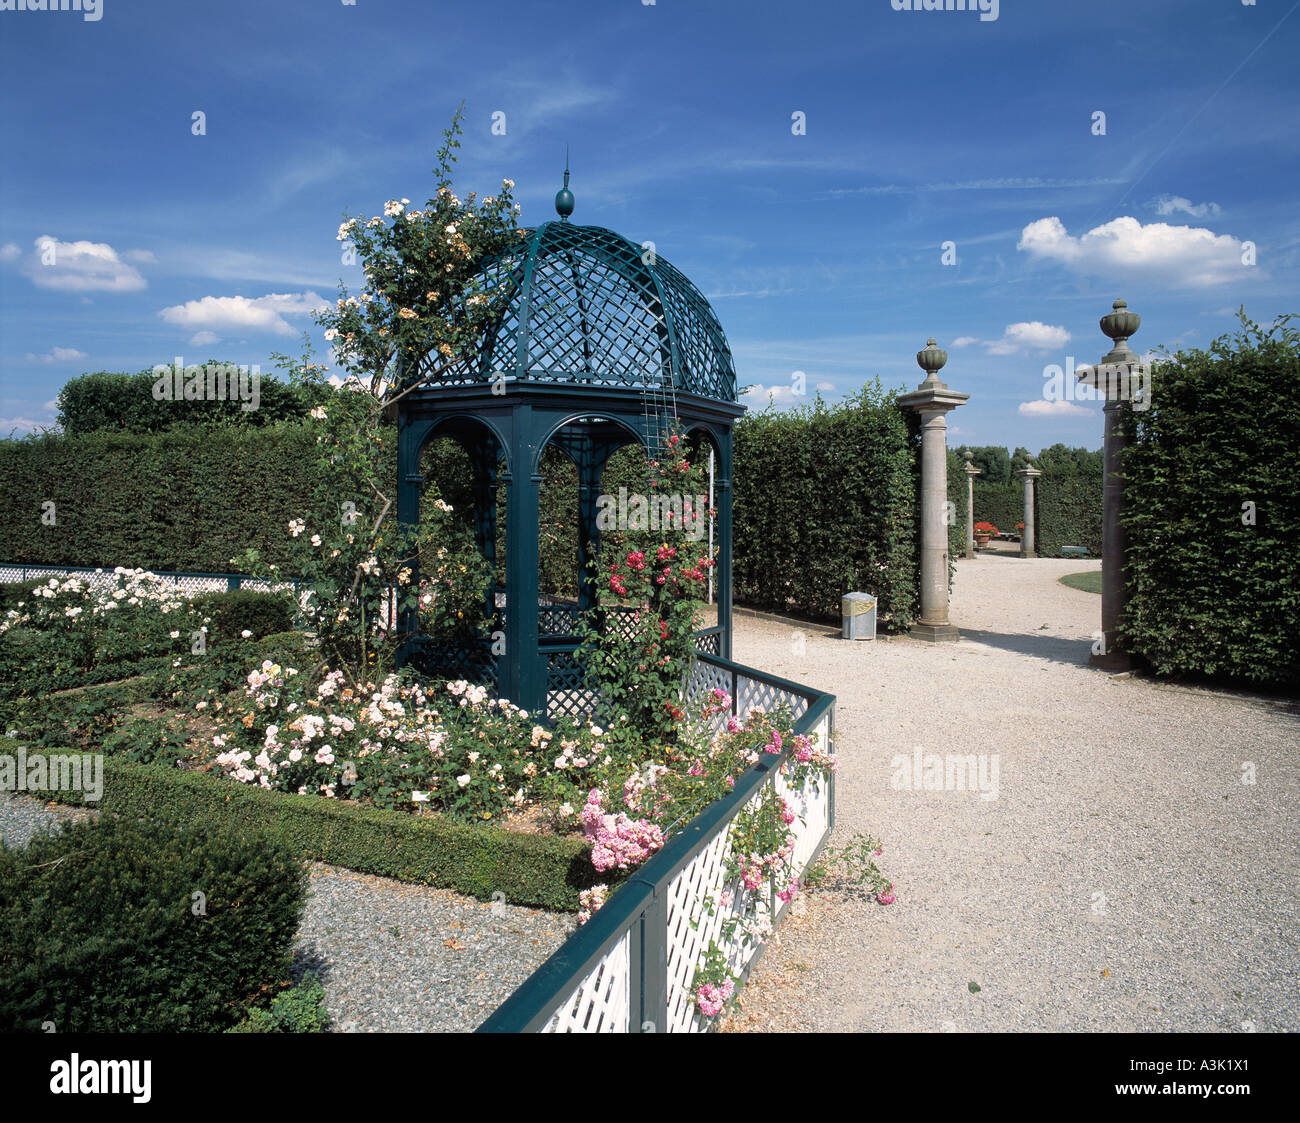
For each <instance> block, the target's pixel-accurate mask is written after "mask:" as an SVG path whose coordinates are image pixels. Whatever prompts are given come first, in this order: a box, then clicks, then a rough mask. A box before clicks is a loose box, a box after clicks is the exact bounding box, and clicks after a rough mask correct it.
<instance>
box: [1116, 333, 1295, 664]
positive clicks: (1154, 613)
mask: <svg viewBox="0 0 1300 1123" xmlns="http://www.w3.org/2000/svg"><path fill="white" fill-rule="evenodd" d="M1242 321H1243V328H1242V330H1241V331H1240V332H1239V334H1237V335H1236V336H1234V337H1228V336H1223V337H1221V338H1219V339H1217V340H1215V341H1214V342H1213V343H1212V344H1211V345H1210V348H1209V349H1208V350H1205V351H1201V350H1191V351H1186V352H1180V353H1178V354H1177V355H1175V356H1173V358H1172V360H1171V361H1170V362H1168V363H1162V364H1158V365H1157V366H1156V368H1155V370H1154V372H1153V374H1152V387H1153V388H1152V393H1151V405H1150V408H1148V409H1147V410H1145V411H1142V412H1139V411H1137V410H1125V411H1124V414H1123V416H1124V418H1125V424H1126V427H1127V432H1128V440H1129V447H1128V451H1127V453H1126V454H1125V463H1124V475H1125V480H1124V515H1123V521H1124V526H1125V528H1126V530H1127V532H1128V534H1127V537H1128V548H1127V553H1126V554H1125V559H1124V568H1125V575H1126V581H1127V585H1128V603H1127V615H1126V619H1125V621H1124V623H1123V627H1122V641H1123V644H1124V647H1125V649H1126V650H1128V651H1130V652H1132V653H1135V654H1137V655H1140V656H1142V657H1143V658H1144V659H1146V660H1147V661H1148V662H1149V663H1150V664H1151V665H1152V666H1153V667H1154V668H1155V669H1156V670H1157V671H1160V672H1165V673H1168V672H1178V673H1199V674H1210V675H1224V676H1229V677H1232V678H1235V679H1240V680H1244V681H1246V682H1250V683H1259V684H1269V685H1282V686H1286V687H1289V688H1295V687H1296V686H1298V685H1300V457H1298V456H1297V448H1300V395H1297V393H1296V387H1297V386H1298V385H1300V332H1297V331H1296V330H1295V329H1294V328H1293V327H1291V326H1290V317H1283V318H1282V319H1281V320H1280V321H1279V322H1278V323H1276V324H1275V325H1274V326H1273V327H1271V328H1269V329H1260V328H1258V327H1257V326H1256V325H1254V324H1253V323H1251V322H1250V321H1249V320H1247V319H1246V318H1245V317H1244V316H1243V317H1242ZM1251 505H1253V506H1251ZM1252 512H1253V516H1252ZM1252 517H1253V525H1250V522H1251V519H1252Z"/></svg>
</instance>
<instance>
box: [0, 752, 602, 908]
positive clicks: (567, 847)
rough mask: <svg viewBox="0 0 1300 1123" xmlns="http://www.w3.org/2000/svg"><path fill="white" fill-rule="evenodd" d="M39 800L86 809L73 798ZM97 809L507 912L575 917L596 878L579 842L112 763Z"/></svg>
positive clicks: (56, 795)
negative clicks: (532, 910)
mask: <svg viewBox="0 0 1300 1123" xmlns="http://www.w3.org/2000/svg"><path fill="white" fill-rule="evenodd" d="M16 749H17V745H16V744H14V742H12V741H7V740H4V739H0V751H5V752H10V753H12V752H14V751H16ZM39 794H40V795H41V797H42V798H45V799H53V800H60V801H62V802H65V803H73V804H78V803H81V802H82V798H81V795H80V793H77V792H66V791H61V792H60V791H50V792H42V793H39ZM96 806H98V807H99V808H100V809H101V810H102V811H104V812H106V813H111V814H115V815H120V816H124V817H130V816H149V817H156V818H166V819H169V820H175V821H178V822H185V823H189V822H193V823H202V822H207V823H223V824H231V825H233V826H237V827H240V828H242V829H245V830H250V831H252V832H254V833H262V832H265V833H266V834H268V835H270V836H271V837H273V838H275V839H277V840H279V841H281V842H283V843H284V845H285V846H287V847H288V848H289V849H290V851H291V852H292V853H293V854H295V855H297V856H299V857H301V858H307V859H310V860H312V861H317V862H329V863H330V864H332V865H336V866H344V867H346V868H347V869H351V870H357V871H358V872H360V873H370V874H375V875H376V876H378V877H391V878H395V879H397V880H399V881H409V882H415V883H418V884H421V885H436V886H440V887H442V888H445V889H451V890H453V891H455V892H457V893H464V894H466V895H467V896H471V897H477V898H479V899H480V900H484V901H489V900H492V899H494V894H497V893H504V894H505V899H506V901H507V902H509V903H511V904H519V905H531V906H536V907H539V908H548V909H557V910H560V911H568V912H572V911H575V910H576V909H577V908H578V894H579V893H580V892H581V891H582V890H583V889H587V888H590V887H591V886H593V885H595V884H596V882H597V881H598V880H599V877H598V875H597V874H596V871H595V870H594V869H592V866H591V849H590V847H589V846H588V845H587V844H586V843H584V842H582V841H581V840H577V839H572V838H557V837H555V836H553V835H533V834H523V833H519V832H516V831H508V830H504V829H502V828H500V827H497V826H495V825H493V824H490V823H480V824H477V825H469V824H462V823H455V822H452V821H451V820H448V819H444V818H442V817H441V816H437V815H411V814H409V813H406V812H401V811H383V810H380V809H379V808H374V807H362V806H359V805H357V804H352V803H343V802H340V801H338V800H327V799H321V798H319V797H318V796H299V795H284V794H281V793H279V792H269V791H266V790H265V789H263V788H260V787H257V786H254V785H245V784H232V783H231V782H230V781H229V780H227V779H225V778H222V777H217V776H211V775H208V774H207V773H204V772H186V771H181V770H179V769H175V768H160V767H159V766H157V765H145V764H137V763H135V762H133V761H127V760H120V759H117V758H114V757H111V756H110V757H106V758H105V760H104V793H103V798H102V800H101V801H100V802H99V803H98V804H97V805H96ZM605 880H609V879H608V877H606V878H605Z"/></svg>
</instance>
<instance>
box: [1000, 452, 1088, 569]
mask: <svg viewBox="0 0 1300 1123" xmlns="http://www.w3.org/2000/svg"><path fill="white" fill-rule="evenodd" d="M1101 479H1102V472H1101V468H1100V466H1098V467H1096V468H1095V469H1089V470H1086V471H1082V472H1078V473H1075V474H1073V475H1055V474H1052V475H1049V474H1047V473H1046V472H1044V473H1043V475H1041V476H1039V478H1038V482H1037V483H1036V484H1035V487H1034V490H1035V493H1036V504H1035V507H1036V511H1037V514H1036V515H1035V521H1034V527H1035V529H1036V531H1037V540H1036V542H1035V545H1036V547H1037V551H1038V556H1039V557H1042V558H1055V557H1062V556H1063V555H1062V553H1061V547H1062V546H1084V547H1086V548H1087V550H1088V554H1089V556H1090V557H1096V558H1099V557H1101ZM1017 521H1019V520H1017Z"/></svg>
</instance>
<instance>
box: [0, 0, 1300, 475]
mask: <svg viewBox="0 0 1300 1123" xmlns="http://www.w3.org/2000/svg"><path fill="white" fill-rule="evenodd" d="M18 2H19V0H0V8H4V9H7V8H10V7H14V6H16V4H17V3H18ZM984 3H985V4H986V6H987V8H989V9H993V10H996V15H997V18H996V19H991V18H981V17H982V15H983V16H984V17H988V16H991V15H992V14H993V10H986V11H985V12H984V13H981V12H979V11H973V12H966V11H961V12H958V11H951V12H950V11H924V10H923V11H915V12H913V11H896V10H895V7H896V6H902V4H903V0H852V2H840V0H820V2H817V3H809V4H803V5H798V4H794V5H792V4H788V3H774V2H768V0H745V2H739V0H718V2H709V0H689V2H688V0H657V2H655V3H653V4H650V3H645V2H643V0H599V2H596V0H565V2H563V3H560V2H551V0H528V2H519V0H498V2H497V3H494V4H481V5H472V4H471V5H465V4H458V5H454V6H452V5H445V4H434V3H417V2H414V0H356V3H355V4H349V3H343V2H341V0H275V2H274V3H270V2H267V0H226V2H223V3H221V4H201V3H185V4H178V3H163V2H153V0H102V9H101V10H100V12H99V13H98V14H99V16H100V18H98V19H92V20H88V19H86V18H84V16H85V15H87V14H90V13H80V12H76V11H68V12H62V11H55V12H50V11H26V10H16V11H11V10H0V83H3V87H4V104H5V107H6V112H5V113H4V114H3V115H0V145H2V148H3V152H4V161H3V169H2V170H0V433H4V434H7V433H9V432H10V431H14V432H16V433H21V432H25V431H29V430H30V429H32V428H33V427H35V426H38V425H44V424H49V423H50V422H52V420H53V417H54V410H53V398H54V397H55V395H56V394H57V392H58V389H59V387H60V386H61V385H62V384H63V383H64V382H65V381H66V380H67V379H68V378H70V377H73V376H75V375H77V374H79V373H81V372H82V371H85V370H128V371H136V370H142V369H146V368H149V367H152V366H153V365H154V364H155V363H168V362H170V361H171V360H172V359H173V358H174V357H175V356H177V355H180V356H183V357H184V358H185V361H186V362H203V361H205V360H208V359H221V360H225V361H230V362H237V363H259V364H261V366H262V369H263V371H268V370H269V369H270V362H269V358H268V357H269V355H270V353H271V352H272V351H296V349H297V341H298V338H299V337H300V335H301V333H302V331H303V330H310V331H311V332H312V334H313V336H314V338H315V339H316V340H317V345H318V347H320V349H321V350H322V351H323V350H324V346H323V343H322V342H321V339H320V331H319V330H318V329H316V328H315V327H314V325H313V323H312V320H311V316H310V309H311V308H312V307H313V306H314V305H316V304H318V303H319V302H320V301H321V300H322V299H331V298H333V297H334V295H335V293H336V289H337V285H338V282H339V280H340V278H341V279H343V280H344V281H345V282H346V283H347V284H348V285H349V287H350V288H352V289H353V291H355V290H356V288H357V286H358V282H359V280H360V273H359V271H358V270H356V269H355V268H351V267H347V266H344V265H343V264H341V262H340V256H339V255H340V250H341V247H340V244H339V243H338V242H337V241H336V240H335V234H336V231H337V228H338V224H339V222H340V220H341V218H342V217H343V213H344V211H345V210H348V211H349V212H350V213H352V214H366V215H370V214H377V213H382V207H383V203H384V201H385V200H387V199H390V198H394V197H402V196H405V197H409V198H411V199H412V200H415V201H417V202H419V201H423V200H424V199H426V198H427V197H428V195H429V194H430V193H431V191H432V190H433V179H432V176H431V175H430V169H431V167H432V164H433V154H434V152H435V151H436V149H437V147H438V144H439V142H440V139H441V131H442V130H443V129H444V128H445V127H446V125H447V122H448V120H449V118H450V117H451V114H452V113H453V111H454V110H455V108H456V105H457V104H458V103H459V102H460V101H461V100H462V99H464V101H465V102H466V109H467V119H466V138H465V143H464V147H463V149H462V151H461V161H460V166H459V172H458V180H457V186H458V188H460V189H461V190H462V191H464V190H468V189H471V188H472V189H477V190H479V191H481V192H491V191H493V190H495V189H496V188H497V187H498V186H499V184H500V181H501V179H502V178H504V177H509V178H511V179H513V180H514V181H515V182H516V189H515V190H516V196H517V198H518V199H519V201H520V202H521V203H522V205H523V215H522V218H523V221H524V222H525V223H528V224H536V223H538V222H543V221H547V220H549V219H551V218H552V217H554V211H553V205H552V200H553V197H554V193H555V191H556V189H557V188H558V187H559V185H560V179H561V172H562V169H563V158H564V146H565V144H566V143H567V144H569V145H570V146H571V148H572V167H573V181H572V187H573V190H574V193H575V195H576V196H577V210H576V212H575V215H574V221H576V222H583V223H590V224H595V225H601V226H608V227H610V228H612V229H614V230H617V231H619V232H620V233H623V234H625V235H627V236H628V237H630V238H632V239H633V240H635V241H637V242H641V241H644V240H652V241H654V243H655V246H656V249H657V252H658V253H660V254H662V255H663V256H665V257H666V258H668V259H669V260H670V261H672V262H673V264H675V265H676V266H678V267H679V268H680V269H682V270H683V272H685V273H686V274H687V276H689V277H690V278H691V279H692V280H694V281H695V283H696V284H697V285H698V286H699V287H700V289H701V291H703V292H704V293H705V295H706V296H707V297H708V298H709V299H710V301H711V302H712V303H713V306H714V308H715V310H716V311H717V313H718V316H719V318H720V319H721V321H722V325H723V327H724V329H725V330H726V332H727V335H728V338H729V340H730V342H731V346H732V350H733V352H734V354H735V358H736V365H737V370H738V374H739V377H740V380H741V382H742V384H752V385H758V386H759V387H761V388H763V389H760V390H759V391H757V392H756V393H755V394H754V395H751V397H750V399H749V401H750V402H751V404H760V405H761V404H764V403H765V402H766V401H767V400H768V393H769V391H770V390H772V389H773V388H775V399H776V401H777V402H778V404H779V405H785V404H788V403H790V402H791V401H797V400H799V399H796V398H794V397H793V395H792V394H791V390H790V387H791V383H792V375H793V374H794V372H796V371H801V372H803V373H804V375H805V377H806V383H807V386H808V388H809V390H810V391H812V390H813V389H814V388H816V387H822V388H823V392H824V394H825V396H827V397H828V398H831V399H834V398H837V397H839V396H840V395H841V394H843V393H845V392H847V391H852V390H854V389H856V388H857V387H858V386H860V385H861V384H862V383H863V382H864V381H867V380H870V379H872V378H874V377H875V376H877V375H879V376H880V377H881V378H882V379H883V380H884V382H885V384H886V385H887V386H903V385H906V386H907V387H908V388H909V389H910V388H912V387H914V386H915V385H916V384H917V383H918V382H919V381H920V378H921V372H920V371H919V370H918V369H917V367H916V365H915V359H914V355H915V353H916V351H917V350H918V349H919V348H920V347H922V346H923V345H924V343H925V340H926V338H927V337H928V336H931V335H933V336H936V337H937V338H938V340H939V342H940V344H941V345H943V346H945V347H946V348H947V350H948V352H949V361H948V366H947V368H946V369H945V370H944V372H943V377H944V378H945V379H946V381H947V382H948V383H949V385H951V386H953V387H954V388H956V389H959V390H963V391H966V392H968V393H970V395H971V399H970V402H969V403H968V404H967V405H965V406H963V407H962V408H960V409H959V410H957V411H956V412H955V413H953V414H951V415H950V416H949V424H950V443H951V444H953V445H954V446H956V445H960V444H962V443H965V442H969V443H975V444H1005V445H1008V446H1010V447H1014V446H1017V445H1024V446H1027V447H1029V448H1030V449H1032V450H1035V451H1037V450H1038V449H1040V448H1042V447H1045V446H1047V445H1050V444H1053V443H1055V442H1057V441H1064V442H1066V443H1067V444H1070V445H1086V446H1088V447H1097V446H1099V445H1100V442H1101V417H1100V410H1099V409H1098V407H1097V405H1095V404H1094V403H1090V402H1064V403H1055V404H1053V403H1049V402H1047V401H1045V400H1044V396H1043V385H1044V378H1043V371H1044V367H1045V366H1047V365H1049V364H1060V365H1065V364H1066V362H1067V358H1068V357H1073V359H1074V361H1076V362H1077V363H1080V364H1082V363H1085V362H1095V361H1096V360H1097V358H1098V357H1099V356H1100V355H1101V354H1102V353H1103V352H1104V351H1105V350H1106V348H1107V346H1108V344H1107V341H1106V340H1105V339H1104V337H1103V336H1102V335H1101V334H1100V332H1099V330H1098V328H1097V320H1098V318H1099V317H1100V316H1101V315H1103V314H1104V313H1105V312H1106V311H1107V310H1108V309H1109V307H1110V304H1111V302H1112V300H1114V299H1115V297H1117V296H1123V297H1125V298H1126V299H1127V300H1128V302H1129V305H1130V307H1131V308H1132V309H1133V310H1135V311H1137V312H1138V313H1140V314H1141V315H1142V317H1143V325H1142V328H1141V330H1140V332H1139V333H1138V335H1137V336H1136V337H1135V338H1134V340H1133V345H1134V348H1135V349H1136V350H1138V351H1139V352H1142V351H1144V350H1146V349H1148V348H1156V347H1160V346H1163V347H1167V348H1176V347H1178V346H1180V345H1185V346H1204V345H1206V344H1207V343H1208V342H1209V341H1210V340H1212V339H1213V338H1214V337H1216V336H1217V335H1220V334H1222V333H1223V332H1225V331H1228V330H1231V329H1232V328H1233V327H1234V326H1235V323H1236V321H1235V318H1234V313H1235V310H1236V308H1237V307H1238V306H1239V305H1241V304H1243V303H1244V304H1245V306H1246V310H1247V312H1248V314H1250V315H1251V316H1252V317H1253V318H1254V319H1256V320H1260V321H1269V320H1271V319H1272V318H1273V317H1274V316H1276V315H1278V314H1280V313H1283V312H1289V311H1300V299H1298V297H1297V293H1298V292H1300V285H1298V284H1297V281H1298V280H1300V208H1297V206H1296V202H1297V195H1298V194H1300V189H1298V188H1297V184H1300V129H1297V122H1298V121H1300V112H1298V108H1300V107H1298V102H1300V98H1298V96H1297V95H1298V94H1300V66H1297V61H1296V60H1297V56H1300V13H1298V12H1296V7H1297V6H1300V5H1297V4H1296V3H1295V0H1286V2H1285V3H1283V2H1274V0H1259V2H1258V3H1254V4H1252V3H1242V2H1241V0H1149V2H1145V3H1142V2H1135V0H1093V2H1090V3H1086V4H1084V3H1071V2H1068V0H1051V2H1048V0H1001V2H1000V3H999V4H996V5H993V4H992V3H990V0H984ZM908 6H909V7H910V4H909V5H908ZM917 6H918V7H922V6H923V5H922V3H921V0H917ZM195 111H201V112H202V113H204V114H205V115H206V134H205V135H201V136H196V135H194V134H193V132H192V121H193V117H192V115H193V113H194V112H195ZM498 112H500V113H504V114H505V135H504V136H501V135H493V132H492V125H493V114H494V113H498ZM1097 113H1104V114H1105V120H1104V130H1105V131H1104V134H1103V133H1101V132H1099V131H1098V129H1099V126H1098V124H1097V123H1096V122H1097V121H1098V120H1099V119H1097V118H1095V116H1094V115H1095V114H1097ZM795 114H803V115H804V121H805V131H803V132H802V133H800V132H799V130H798V129H797V128H796V127H795V116H794V115H795ZM498 120H499V118H498ZM42 239H53V240H55V242H56V243H57V245H56V255H55V264H54V265H53V266H50V265H43V264H42V263H41V261H40V252H39V250H38V249H37V243H38V242H40V241H41V240H42ZM945 242H952V243H955V256H956V263H955V264H944V263H943V244H944V243H945ZM83 243H84V244H83ZM1248 243H1249V245H1248ZM1252 247H1253V258H1254V263H1253V264H1251V263H1249V262H1250V259H1251V257H1252ZM1243 259H1244V260H1243ZM1261 407H1263V404H1261Z"/></svg>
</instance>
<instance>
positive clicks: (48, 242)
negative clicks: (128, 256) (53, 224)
mask: <svg viewBox="0 0 1300 1123" xmlns="http://www.w3.org/2000/svg"><path fill="white" fill-rule="evenodd" d="M33 245H35V247H36V252H35V253H33V254H31V255H30V256H29V257H28V259H27V261H26V263H25V264H24V265H23V272H24V273H26V274H27V276H28V277H30V278H31V280H32V283H33V284H35V285H36V286H38V287H39V288H43V289H57V290H58V291H60V292H139V291H140V290H141V289H143V288H145V287H146V286H147V284H148V282H147V281H146V280H145V279H144V277H143V276H142V275H141V273H140V270H138V269H137V268H136V267H135V266H134V265H131V264H130V263H128V262H127V261H124V260H123V259H122V258H121V257H119V256H118V253H117V251H116V250H115V249H113V247H112V246H110V245H109V244H108V243H107V242H60V241H59V240H58V239H57V238H55V237H53V236H52V235H50V234H42V235H41V236H40V237H39V238H37V239H36V241H35V242H34V243H33Z"/></svg>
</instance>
